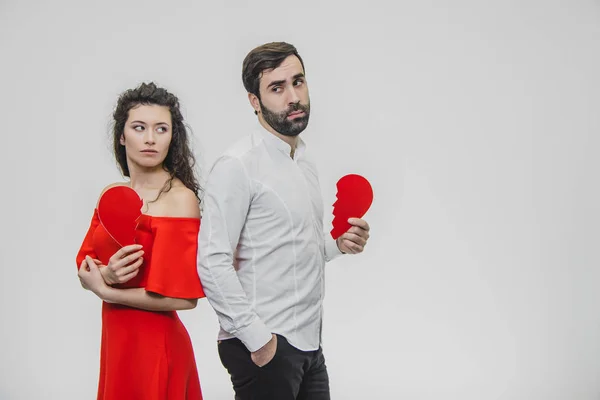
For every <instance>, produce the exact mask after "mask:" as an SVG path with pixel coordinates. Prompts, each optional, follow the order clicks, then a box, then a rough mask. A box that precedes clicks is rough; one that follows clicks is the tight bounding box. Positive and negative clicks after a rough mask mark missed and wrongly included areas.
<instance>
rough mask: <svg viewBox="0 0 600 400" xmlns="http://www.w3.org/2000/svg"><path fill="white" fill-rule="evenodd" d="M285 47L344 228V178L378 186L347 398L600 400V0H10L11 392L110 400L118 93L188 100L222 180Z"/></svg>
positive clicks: (208, 314) (5, 263) (210, 325)
mask: <svg viewBox="0 0 600 400" xmlns="http://www.w3.org/2000/svg"><path fill="white" fill-rule="evenodd" d="M224 3H227V5H224ZM279 40H284V41H288V42H290V43H293V44H294V45H296V46H297V48H298V50H299V51H300V54H301V55H302V56H303V58H304V60H305V64H306V73H307V78H308V83H309V88H310V93H311V100H312V116H311V122H310V124H309V128H308V129H307V130H306V131H305V132H304V133H303V135H302V136H303V138H304V139H305V141H306V142H307V143H308V146H309V149H310V151H311V152H312V155H313V158H314V159H316V161H317V162H318V166H319V171H320V177H321V184H322V189H323V196H324V199H325V209H326V211H327V212H326V216H325V219H326V224H327V225H326V226H327V227H328V226H330V225H329V222H330V220H331V218H330V214H328V213H329V211H330V210H331V208H330V205H331V204H332V203H333V202H334V200H335V183H336V181H337V179H338V178H339V177H341V176H342V175H344V174H346V173H359V174H362V175H364V176H366V177H367V178H368V179H369V180H370V181H371V183H372V184H373V188H374V192H375V201H374V204H373V207H372V208H371V210H370V211H369V212H368V214H367V215H366V217H365V218H366V219H367V220H368V221H369V222H370V223H371V226H372V237H371V240H370V244H369V245H368V247H367V249H366V252H365V253H364V254H362V255H359V256H347V257H343V258H341V259H338V260H336V261H334V262H332V263H331V264H329V265H328V267H327V295H326V301H325V328H324V349H325V355H326V359H327V363H328V367H329V371H330V379H331V391H332V398H333V399H336V400H340V399H342V400H351V399H411V400H412V399H419V400H420V399H423V400H425V399H427V400H429V399H431V400H434V399H436V400H437V399H444V400H448V399H460V400H471V399H472V400H488V399H510V400H517V399H518V400H521V399H522V400H553V399H560V400H587V399H598V398H600V378H599V377H600V311H599V308H600V290H598V289H597V287H598V285H599V284H600V271H599V269H598V267H599V261H600V258H599V256H598V250H597V248H596V246H597V244H598V240H599V239H600V235H599V233H598V232H599V230H598V226H599V224H600V213H599V211H598V208H599V204H600V191H599V190H598V182H599V179H598V178H599V176H598V171H599V167H600V161H599V158H598V152H599V150H600V147H599V145H600V140H599V129H600V74H599V71H600V56H599V54H600V3H599V2H598V1H583V0H582V1H579V0H570V1H566V0H565V1H557V0H539V1H534V0H530V1H528V0H523V1H487V2H482V1H475V0H472V1H468V0H460V1H453V2H445V1H441V0H439V1H412V2H409V1H389V2H383V1H374V0H372V1H368V2H360V3H349V2H342V1H337V2H328V1H319V2H310V1H304V2H282V1H258V0H257V1H254V2H251V1H238V2H233V1H230V2H216V1H212V2H209V1H196V2H191V1H189V2H185V1H170V2H167V1H157V0H153V1H148V0H146V1H137V2H126V1H120V0H119V1H117V0H105V1H98V2H81V1H70V2H69V1H52V2H42V1H38V2H26V1H17V0H1V1H0V46H1V47H0V88H1V89H0V93H1V95H0V115H1V117H2V118H1V119H0V122H1V124H2V129H1V131H2V138H1V139H0V152H1V153H0V154H1V157H0V160H1V163H2V164H1V165H2V168H1V171H2V180H1V183H2V187H3V189H2V195H1V198H2V206H1V208H0V210H1V213H2V214H1V215H0V217H1V219H0V221H1V223H0V229H1V235H2V237H1V246H2V248H1V251H0V257H1V261H2V265H1V269H0V274H1V275H0V278H1V279H0V296H1V305H0V307H1V308H0V310H1V319H0V324H1V328H0V329H1V330H0V399H2V400H5V399H6V400H17V399H27V400H29V399H36V400H37V399H61V400H62V399H78V400H79V399H93V398H95V393H96V384H97V379H98V366H99V353H98V351H99V344H100V301H99V300H98V299H97V298H95V297H94V296H93V295H92V294H91V293H89V292H86V291H84V290H82V289H81V287H80V286H79V282H78V280H77V277H76V274H75V271H76V267H75V261H74V260H75V255H76V252H77V250H78V248H79V245H80V243H81V240H82V238H83V235H84V234H85V231H86V229H87V227H88V224H89V220H90V217H91V213H92V210H93V207H94V206H95V202H96V200H97V197H98V194H99V192H100V190H101V189H102V188H103V187H104V186H105V185H106V184H108V183H110V182H113V181H117V180H120V179H121V178H120V176H119V173H118V171H117V168H116V166H115V163H114V161H113V159H112V154H111V152H110V142H109V122H110V117H111V111H112V107H113V106H114V103H115V101H116V99H117V96H118V94H119V93H120V92H121V91H123V90H125V89H127V88H129V87H133V86H136V85H137V84H139V83H140V82H142V81H148V80H154V81H156V82H157V83H158V84H160V85H163V86H165V87H167V88H168V89H169V90H171V91H173V92H174V93H176V94H177V95H178V96H179V97H180V99H181V102H182V104H183V108H184V115H185V117H186V118H187V121H188V122H189V124H190V125H191V126H192V128H193V131H194V149H195V152H196V154H197V156H198V159H199V161H200V164H201V166H202V173H203V176H206V172H207V171H208V169H209V167H210V165H211V163H212V162H213V161H214V160H215V158H216V157H217V155H218V154H220V153H221V152H222V151H223V150H225V148H226V147H227V146H228V145H230V144H231V143H232V142H233V141H235V140H236V139H238V138H239V137H241V136H242V135H244V134H245V133H246V131H247V129H248V127H249V126H251V125H252V124H254V121H255V116H254V114H253V113H252V109H251V108H250V106H249V105H248V102H247V99H246V94H245V92H244V89H243V86H242V82H241V64H242V60H243V58H244V56H245V55H246V53H247V52H248V51H249V50H250V49H252V48H253V47H255V46H257V45H259V44H262V43H264V42H268V41H279ZM180 315H181V318H182V319H183V321H184V323H185V324H186V326H187V328H188V330H189V332H190V335H191V337H192V340H193V344H194V349H195V352H196V357H197V361H198V368H199V373H200V379H201V384H202V387H203V390H204V394H205V397H206V399H208V400H211V399H232V398H233V392H232V389H231V383H230V381H229V377H228V375H227V373H226V371H225V369H224V368H223V367H222V365H221V364H220V361H219V359H218V356H217V351H216V343H215V339H216V334H217V320H216V317H215V314H214V312H213V310H212V309H211V308H210V306H209V305H208V303H207V301H206V300H202V301H201V302H200V304H199V306H198V307H197V308H196V309H195V310H192V311H186V312H182V313H181V314H180Z"/></svg>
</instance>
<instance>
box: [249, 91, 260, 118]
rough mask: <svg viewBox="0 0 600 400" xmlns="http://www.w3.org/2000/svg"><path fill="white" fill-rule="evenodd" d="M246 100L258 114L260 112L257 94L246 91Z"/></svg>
mask: <svg viewBox="0 0 600 400" xmlns="http://www.w3.org/2000/svg"><path fill="white" fill-rule="evenodd" d="M248 101H249V102H250V105H251V106H252V108H254V114H256V115H258V114H259V113H260V100H259V99H258V96H257V95H255V94H254V93H248Z"/></svg>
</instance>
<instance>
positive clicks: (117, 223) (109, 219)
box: [98, 186, 144, 247]
mask: <svg viewBox="0 0 600 400" xmlns="http://www.w3.org/2000/svg"><path fill="white" fill-rule="evenodd" d="M143 204H144V202H143V200H142V199H141V198H140V197H139V196H138V194H137V193H136V191H135V190H133V189H132V188H130V187H129V186H114V187H112V188H110V189H108V190H106V191H105V192H104V193H103V194H102V196H101V197H100V201H99V203H98V219H100V223H101V224H102V226H103V227H104V229H105V230H106V232H108V234H109V235H110V236H111V237H112V238H113V239H114V240H115V241H116V242H117V243H118V244H119V245H120V246H121V247H123V246H127V245H130V244H135V228H136V226H137V220H138V218H139V217H140V216H141V215H142V210H141V209H142V206H143Z"/></svg>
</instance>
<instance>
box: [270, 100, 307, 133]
mask: <svg viewBox="0 0 600 400" xmlns="http://www.w3.org/2000/svg"><path fill="white" fill-rule="evenodd" d="M259 102H260V107H261V110H262V115H263V118H264V119H265V121H266V123H267V124H269V125H270V126H271V128H273V129H275V131H276V132H278V133H281V134H282V135H285V136H298V135H299V134H300V133H301V132H302V131H303V130H304V129H306V125H308V117H309V116H310V103H308V104H306V105H303V104H300V103H295V104H293V105H291V106H290V107H288V109H287V110H285V111H282V112H279V113H277V112H273V111H271V110H269V109H268V108H267V107H265V105H264V104H263V103H262V101H261V100H260V99H259ZM295 111H302V112H304V115H303V116H302V117H297V118H294V119H291V120H290V119H288V116H289V115H290V114H291V113H293V112H295Z"/></svg>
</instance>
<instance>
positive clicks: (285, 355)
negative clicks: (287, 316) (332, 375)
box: [219, 335, 330, 400]
mask: <svg viewBox="0 0 600 400" xmlns="http://www.w3.org/2000/svg"><path fill="white" fill-rule="evenodd" d="M219 356H220V357H221V362H222V363H223V366H224V367H225V368H226V369H227V371H228V372H229V375H230V376H231V383H232V384H233V389H234V391H235V400H309V399H310V400H329V399H330V397H329V377H328V375H327V367H326V366H325V358H324V357H323V350H322V349H321V347H319V349H318V350H315V351H301V350H298V349H296V348H295V347H294V346H292V345H291V344H289V343H288V341H287V340H286V339H285V338H284V337H283V336H281V335H277V351H276V353H275V356H274V357H273V359H272V360H271V361H270V362H269V363H268V364H267V365H265V366H263V367H258V366H257V365H256V364H254V362H253V361H252V359H251V358H250V352H249V351H248V349H247V348H246V346H244V344H243V343H242V342H241V341H240V340H239V339H228V340H223V341H220V342H219Z"/></svg>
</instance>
